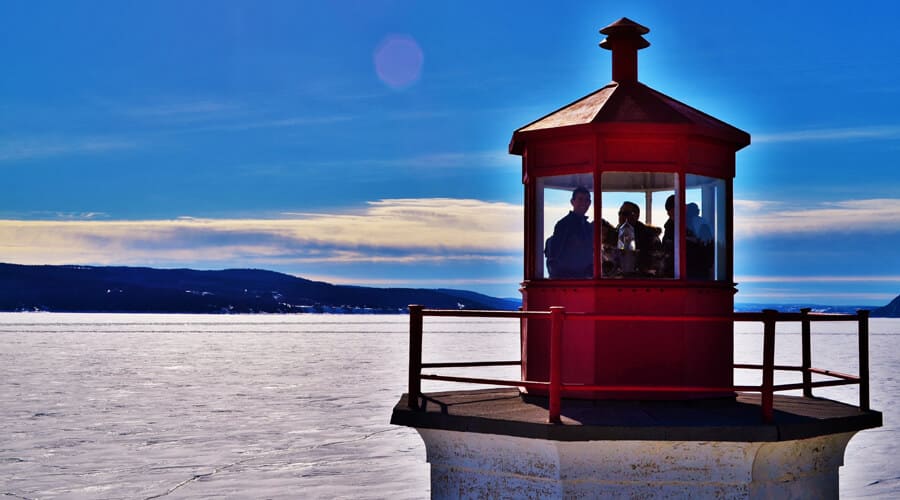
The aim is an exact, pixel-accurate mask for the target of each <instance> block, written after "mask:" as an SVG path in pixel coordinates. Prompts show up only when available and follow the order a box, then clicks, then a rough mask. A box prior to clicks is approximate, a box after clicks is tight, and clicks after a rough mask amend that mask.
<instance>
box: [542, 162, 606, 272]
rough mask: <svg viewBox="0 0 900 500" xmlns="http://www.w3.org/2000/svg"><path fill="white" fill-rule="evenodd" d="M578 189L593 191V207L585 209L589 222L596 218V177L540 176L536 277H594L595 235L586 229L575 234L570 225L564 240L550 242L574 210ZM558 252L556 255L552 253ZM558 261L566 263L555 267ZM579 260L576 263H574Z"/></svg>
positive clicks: (576, 175)
mask: <svg viewBox="0 0 900 500" xmlns="http://www.w3.org/2000/svg"><path fill="white" fill-rule="evenodd" d="M577 188H584V189H586V190H587V191H588V193H590V196H591V206H590V207H588V209H587V211H586V212H585V214H584V215H585V216H586V217H587V222H588V223H593V219H594V216H593V215H594V207H593V203H594V201H595V200H594V176H593V174H590V173H578V174H568V175H553V176H546V177H539V178H538V179H537V196H538V198H539V199H538V200H537V204H536V208H537V214H536V215H537V216H536V218H535V219H536V222H537V224H538V227H537V228H535V229H536V231H535V235H536V236H537V237H538V238H539V239H540V241H537V242H535V243H536V248H539V249H541V252H539V253H538V255H537V259H538V261H539V262H536V263H535V268H534V269H535V271H536V273H535V274H536V276H537V277H550V278H565V279H590V278H591V277H592V272H593V271H592V267H593V265H592V263H593V235H592V234H591V233H590V232H589V231H587V232H585V233H584V234H580V235H577V234H573V230H571V227H569V230H568V231H564V234H562V236H564V238H561V239H564V240H565V241H558V242H555V244H554V242H553V241H551V236H553V230H554V227H555V226H556V224H557V223H558V222H559V221H560V220H561V219H563V218H564V217H566V216H567V215H568V214H569V212H572V210H573V206H572V201H571V200H572V193H573V191H575V189H577ZM554 251H555V253H556V255H553V253H554ZM555 261H565V262H562V264H563V265H561V266H559V267H557V268H555V269H554V271H555V272H552V273H551V267H553V265H554V262H555ZM573 262H577V264H573Z"/></svg>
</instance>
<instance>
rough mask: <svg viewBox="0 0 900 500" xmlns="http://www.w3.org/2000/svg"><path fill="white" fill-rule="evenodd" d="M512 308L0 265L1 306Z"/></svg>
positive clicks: (442, 294) (315, 286)
mask: <svg viewBox="0 0 900 500" xmlns="http://www.w3.org/2000/svg"><path fill="white" fill-rule="evenodd" d="M409 304H422V305H424V306H426V307H431V308H441V309H458V308H464V309H501V310H514V309H516V308H518V307H519V305H520V303H519V301H515V300H510V299H498V298H495V297H489V296H487V295H482V294H478V293H474V292H469V291H464V290H449V289H440V290H431V289H416V288H373V287H360V286H343V285H332V284H329V283H324V282H320V281H311V280H307V279H303V278H297V277H294V276H290V275H287V274H282V273H276V272H272V271H264V270H257V269H227V270H222V271H197V270H191V269H153V268H145V267H93V266H24V265H16V264H0V311H54V312H153V313H292V312H334V313H401V312H406V310H407V306H408V305H409Z"/></svg>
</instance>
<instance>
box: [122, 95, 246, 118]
mask: <svg viewBox="0 0 900 500" xmlns="http://www.w3.org/2000/svg"><path fill="white" fill-rule="evenodd" d="M240 109H242V106H240V105H238V104H235V103H226V102H220V101H215V100H211V99H198V100H181V101H169V102H163V103H158V104H154V105H147V106H135V107H130V108H125V109H124V110H123V113H124V114H126V115H128V116H132V117H138V118H142V117H146V118H167V119H171V118H178V119H189V120H190V119H200V118H205V117H209V116H221V115H222V114H225V113H232V112H234V111H238V110H240Z"/></svg>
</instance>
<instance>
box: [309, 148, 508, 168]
mask: <svg viewBox="0 0 900 500" xmlns="http://www.w3.org/2000/svg"><path fill="white" fill-rule="evenodd" d="M521 161H522V160H521V159H520V158H518V157H515V156H512V155H510V154H509V153H507V151H506V150H494V151H465V152H460V151H456V152H450V151H446V152H440V153H431V154H425V155H412V156H404V157H395V158H387V157H382V158H360V159H346V160H340V161H319V162H316V163H315V164H316V165H317V166H322V167H329V166H347V165H355V166H369V167H400V168H416V169H440V168H465V167H470V168H494V167H512V168H515V167H518V166H519V165H521Z"/></svg>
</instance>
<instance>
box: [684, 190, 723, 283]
mask: <svg viewBox="0 0 900 500" xmlns="http://www.w3.org/2000/svg"><path fill="white" fill-rule="evenodd" d="M685 204H686V207H685V225H686V226H685V234H686V238H685V239H686V241H685V258H686V260H687V262H686V268H687V278H688V279H690V280H716V281H722V280H728V279H731V278H730V276H728V275H727V274H728V265H727V256H728V251H729V249H728V248H727V245H728V241H727V237H726V235H727V227H726V224H727V220H726V216H725V181H724V180H723V179H716V178H713V177H706V176H703V175H693V174H688V175H687V176H686V177H685Z"/></svg>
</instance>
